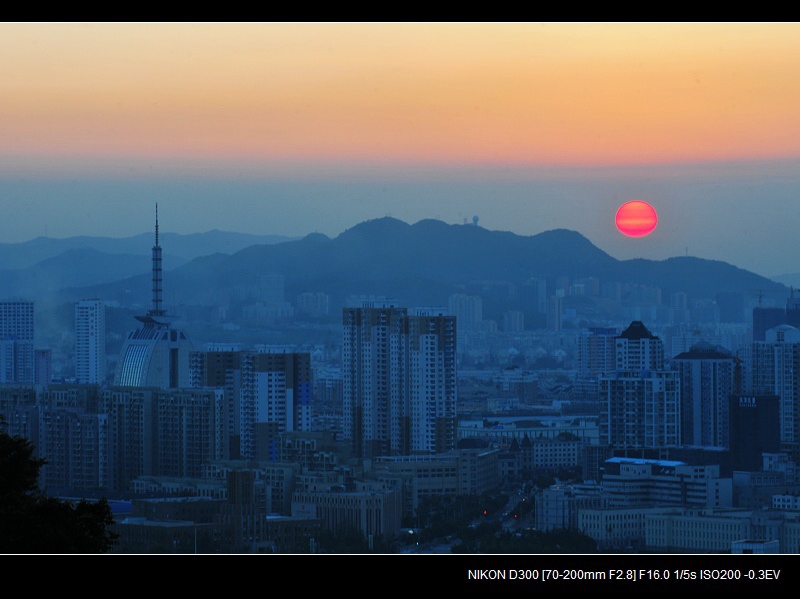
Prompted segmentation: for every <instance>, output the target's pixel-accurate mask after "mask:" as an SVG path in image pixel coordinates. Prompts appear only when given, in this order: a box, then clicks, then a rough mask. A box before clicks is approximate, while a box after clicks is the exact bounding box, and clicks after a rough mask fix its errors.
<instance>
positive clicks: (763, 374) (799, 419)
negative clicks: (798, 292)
mask: <svg viewBox="0 0 800 599" xmlns="http://www.w3.org/2000/svg"><path fill="white" fill-rule="evenodd" d="M749 353H750V356H749V364H747V368H746V370H747V373H746V376H745V380H746V385H747V389H746V390H747V391H748V392H749V393H753V394H756V395H777V396H778V398H779V400H778V405H779V417H780V430H781V433H780V437H781V446H782V449H783V451H786V452H788V453H791V454H793V455H794V456H796V457H800V329H797V328H795V327H793V326H791V325H788V324H783V325H779V326H777V327H773V328H771V329H769V330H767V331H766V333H765V340H764V341H754V342H753V343H752V346H751V350H750V352H749Z"/></svg>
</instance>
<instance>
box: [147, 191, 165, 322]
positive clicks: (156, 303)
mask: <svg viewBox="0 0 800 599" xmlns="http://www.w3.org/2000/svg"><path fill="white" fill-rule="evenodd" d="M165 313H166V312H165V311H164V309H163V308H162V307H161V246H160V245H158V202H156V243H155V245H154V246H153V307H152V308H151V309H150V312H149V314H150V316H164V314H165Z"/></svg>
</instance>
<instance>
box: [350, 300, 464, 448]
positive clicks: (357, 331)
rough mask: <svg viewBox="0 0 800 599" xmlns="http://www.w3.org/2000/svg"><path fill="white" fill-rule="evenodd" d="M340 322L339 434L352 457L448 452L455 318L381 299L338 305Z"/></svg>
mask: <svg viewBox="0 0 800 599" xmlns="http://www.w3.org/2000/svg"><path fill="white" fill-rule="evenodd" d="M343 320H344V340H343V345H342V375H343V412H344V419H343V420H344V421H343V434H344V437H345V438H346V439H348V440H350V441H351V443H352V448H353V453H354V455H355V456H357V457H375V456H389V455H412V454H436V453H441V452H444V451H449V450H450V449H453V448H454V447H455V441H456V397H457V388H456V383H457V380H456V317H454V316H448V315H446V314H445V313H444V312H443V311H442V310H439V309H419V310H416V311H413V312H412V313H411V314H409V311H408V309H407V308H403V307H399V306H397V305H396V304H394V303H393V302H388V301H387V302H364V303H363V304H362V306H361V307H358V308H345V309H344V310H343Z"/></svg>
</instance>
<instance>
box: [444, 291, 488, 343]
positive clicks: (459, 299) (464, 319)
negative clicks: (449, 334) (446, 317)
mask: <svg viewBox="0 0 800 599" xmlns="http://www.w3.org/2000/svg"><path fill="white" fill-rule="evenodd" d="M447 306H448V308H447V310H448V314H451V315H453V316H455V317H456V320H457V321H458V323H459V325H458V328H459V330H460V331H461V332H463V333H467V332H470V333H471V332H474V331H479V330H480V328H481V323H482V322H483V300H482V299H481V297H480V296H479V295H466V294H464V293H454V294H453V295H451V296H450V297H449V299H448V300H447Z"/></svg>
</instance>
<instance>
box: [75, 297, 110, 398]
mask: <svg viewBox="0 0 800 599" xmlns="http://www.w3.org/2000/svg"><path fill="white" fill-rule="evenodd" d="M75 379H76V381H77V382H78V383H79V384H84V383H91V384H103V383H105V382H106V308H105V304H104V303H103V301H102V300H99V299H86V300H81V301H79V302H77V303H76V304H75Z"/></svg>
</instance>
